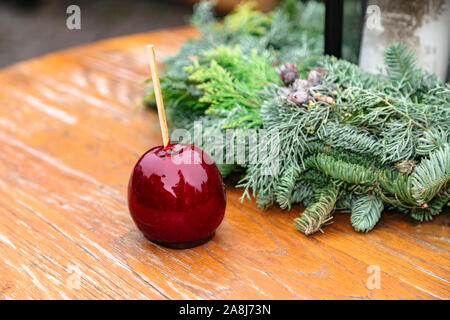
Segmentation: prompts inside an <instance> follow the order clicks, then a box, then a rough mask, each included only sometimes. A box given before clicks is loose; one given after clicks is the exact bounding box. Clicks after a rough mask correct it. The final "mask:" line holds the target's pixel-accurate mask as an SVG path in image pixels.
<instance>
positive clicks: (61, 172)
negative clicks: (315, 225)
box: [0, 28, 450, 299]
mask: <svg viewBox="0 0 450 320" xmlns="http://www.w3.org/2000/svg"><path fill="white" fill-rule="evenodd" d="M193 34H194V31H193V30H192V29H189V28H181V29H173V30H163V31H158V32H154V33H146V34H145V33H144V34H138V35H132V36H127V37H122V38H117V39H112V40H107V41H104V42H99V43H95V44H92V45H87V46H83V47H78V48H74V49H71V50H67V51H63V52H58V53H54V54H50V55H47V56H44V57H41V58H38V59H34V60H30V61H27V62H24V63H21V64H18V65H15V66H12V67H10V68H8V69H4V70H2V71H0V106H1V107H0V259H1V261H2V263H1V264H0V298H1V299H99V298H101V299H122V298H126V299H184V298H192V299H231V298H243V299H259V298H261V299H310V298H314V299H329V298H333V299H347V298H355V299H382V298H388V299H399V298H400V299H448V298H450V284H449V281H450V280H449V278H450V277H449V270H450V255H449V249H450V244H449V222H450V221H449V215H448V214H445V215H441V216H439V217H438V218H436V219H435V220H434V221H432V222H428V223H423V224H417V223H415V222H413V220H412V219H410V218H408V217H406V216H403V215H400V214H385V215H384V216H383V217H382V219H381V221H380V223H379V224H378V226H377V227H376V228H375V229H374V230H373V231H372V232H370V233H369V234H359V233H356V232H354V231H353V229H352V228H351V225H350V222H349V216H348V215H346V214H337V215H336V218H335V222H334V224H332V225H331V226H328V227H327V228H326V231H325V234H316V235H313V236H311V237H305V236H304V235H302V234H301V233H299V232H298V231H296V229H295V227H294V226H293V218H294V217H296V216H297V215H298V214H299V213H300V212H301V211H302V208H300V207H294V208H293V209H292V210H291V211H289V212H285V211H281V210H279V209H277V208H272V209H270V210H267V211H261V210H259V209H258V208H257V207H256V205H255V203H254V201H245V202H244V203H243V204H241V203H240V201H239V197H240V194H241V190H235V189H232V188H228V191H227V192H228V194H227V199H228V203H227V210H226V215H225V220H224V222H223V223H222V225H221V227H220V228H219V230H218V232H217V234H216V236H215V238H214V239H213V240H212V241H210V242H209V243H207V244H206V245H204V246H201V247H197V248H194V249H189V250H184V251H177V250H170V249H166V248H163V247H159V246H156V245H154V244H152V243H150V242H149V241H147V240H146V239H145V238H144V237H143V236H142V235H141V234H140V233H139V232H138V230H137V229H136V227H135V226H134V224H133V222H132V220H131V218H130V216H129V214H128V209H127V203H126V187H127V183H128V178H129V174H130V172H131V170H132V167H133V165H134V163H135V162H136V161H137V159H138V157H139V155H140V154H142V153H143V152H144V151H146V150H147V149H148V148H150V147H152V146H154V145H158V144H161V137H160V131H159V127H158V119H157V114H156V112H153V111H148V110H142V109H141V110H138V111H133V110H134V108H135V105H136V104H137V103H138V102H139V100H140V99H141V97H142V92H143V85H142V82H143V80H144V79H145V78H146V77H147V76H148V70H149V69H148V65H147V63H148V62H147V56H146V52H145V50H146V48H145V45H146V44H148V43H154V44H155V45H156V48H157V55H158V57H159V58H161V57H162V56H164V55H166V54H169V53H172V52H174V51H175V50H176V49H177V48H178V47H179V45H180V44H181V43H182V42H183V41H184V40H185V39H186V38H187V37H188V36H191V35H193ZM370 265H376V266H379V267H380V270H381V282H380V285H381V287H380V289H372V290H370V289H368V287H367V285H366V281H367V278H368V277H369V276H370V274H368V273H367V267H368V266H370ZM77 275H79V277H78V276H77ZM78 280H79V282H78Z"/></svg>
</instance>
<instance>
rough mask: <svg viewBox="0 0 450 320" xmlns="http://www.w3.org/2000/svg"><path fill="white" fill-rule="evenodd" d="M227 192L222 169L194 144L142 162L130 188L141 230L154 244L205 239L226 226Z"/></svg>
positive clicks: (154, 153)
mask: <svg viewBox="0 0 450 320" xmlns="http://www.w3.org/2000/svg"><path fill="white" fill-rule="evenodd" d="M225 203H226V199H225V188H224V184H223V182H222V177H221V176H220V173H219V170H218V169H217V166H216V165H215V164H214V163H213V162H212V160H211V158H210V157H209V156H208V155H207V154H206V153H203V154H202V150H201V149H200V148H198V147H195V146H193V145H188V144H173V145H169V146H168V147H167V148H164V147H163V146H158V147H155V148H153V149H150V150H149V151H147V152H146V153H145V154H144V155H143V156H142V157H141V158H140V159H139V161H138V162H137V164H136V166H135V167H134V170H133V172H132V174H131V177H130V182H129V184H128V207H129V209H130V213H131V216H132V218H133V220H134V222H135V223H136V226H137V227H138V228H139V230H140V231H142V232H143V233H144V235H145V236H146V237H147V238H149V239H150V240H152V241H156V242H162V243H184V242H192V241H198V240H201V239H205V238H207V237H208V236H210V235H212V234H213V233H214V231H215V230H216V228H217V227H218V226H219V224H220V223H221V222H222V219H223V216H224V213H225Z"/></svg>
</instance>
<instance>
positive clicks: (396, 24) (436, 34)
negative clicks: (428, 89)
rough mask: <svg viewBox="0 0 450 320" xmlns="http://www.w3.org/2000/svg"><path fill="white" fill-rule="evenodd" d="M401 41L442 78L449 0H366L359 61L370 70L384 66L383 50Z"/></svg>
mask: <svg viewBox="0 0 450 320" xmlns="http://www.w3.org/2000/svg"><path fill="white" fill-rule="evenodd" d="M395 42H403V43H405V44H406V45H407V46H408V47H409V48H411V49H412V50H413V51H414V53H415V55H416V57H417V59H418V60H419V65H420V66H421V67H422V68H423V69H425V70H428V71H429V72H432V73H434V74H436V75H437V76H438V77H439V79H441V80H442V81H445V79H446V76H447V64H448V59H449V50H450V0H412V1H411V0H394V1H392V0H390V1H389V0H369V1H368V6H367V10H366V21H365V24H364V31H363V39H362V42H361V51H360V56H359V65H360V66H361V67H362V68H363V69H364V70H366V71H368V72H371V73H377V72H379V70H380V68H381V67H382V66H383V52H384V50H385V49H386V48H387V47H389V45H391V44H393V43H395Z"/></svg>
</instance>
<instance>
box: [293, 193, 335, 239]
mask: <svg viewBox="0 0 450 320" xmlns="http://www.w3.org/2000/svg"><path fill="white" fill-rule="evenodd" d="M337 196H338V190H337V188H336V187H335V186H334V185H332V184H330V185H328V186H327V187H326V188H324V189H321V190H319V191H318V192H317V193H316V201H315V202H314V203H313V204H311V205H309V206H308V207H307V208H306V209H305V211H303V213H302V215H301V216H300V217H299V218H296V219H295V220H294V221H295V226H296V227H297V229H298V230H300V231H301V232H303V233H304V234H305V235H307V236H308V235H311V234H313V233H315V232H317V231H321V232H323V231H322V226H324V225H326V224H329V223H330V221H331V220H332V219H333V216H332V212H333V208H334V205H335V203H336V200H337Z"/></svg>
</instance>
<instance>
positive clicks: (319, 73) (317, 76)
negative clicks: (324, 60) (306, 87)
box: [308, 68, 325, 87]
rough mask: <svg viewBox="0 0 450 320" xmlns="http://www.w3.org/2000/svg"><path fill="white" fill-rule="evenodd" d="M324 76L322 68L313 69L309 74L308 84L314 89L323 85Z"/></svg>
mask: <svg viewBox="0 0 450 320" xmlns="http://www.w3.org/2000/svg"><path fill="white" fill-rule="evenodd" d="M324 75H325V70H323V69H321V68H313V69H311V71H309V72H308V82H309V83H310V85H311V86H312V87H314V86H317V85H318V84H321V83H322V81H323V76H324Z"/></svg>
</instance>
